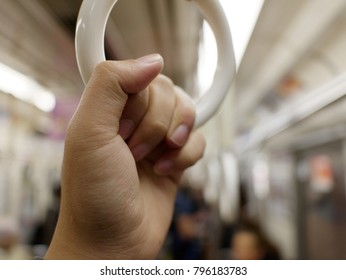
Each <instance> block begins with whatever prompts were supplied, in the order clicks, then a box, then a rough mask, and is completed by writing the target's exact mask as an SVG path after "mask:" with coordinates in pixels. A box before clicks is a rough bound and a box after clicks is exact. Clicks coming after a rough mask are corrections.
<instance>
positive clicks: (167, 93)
mask: <svg viewBox="0 0 346 280" xmlns="http://www.w3.org/2000/svg"><path fill="white" fill-rule="evenodd" d="M148 95H149V98H148V100H149V101H148V107H147V111H146V112H145V115H144V116H143V119H142V120H141V122H140V123H139V125H138V127H137V128H136V130H135V132H134V133H133V135H132V136H131V138H130V139H129V141H128V146H129V148H130V150H131V151H132V154H133V157H134V158H135V160H136V161H139V160H141V159H143V158H144V157H146V156H147V155H148V154H149V153H150V152H151V151H152V150H153V149H154V148H155V147H156V146H157V145H158V144H159V143H160V142H161V141H162V140H163V139H165V138H166V135H167V132H168V129H169V127H170V124H171V120H172V118H173V114H174V109H175V106H176V95H175V92H174V86H173V83H172V81H171V80H169V79H168V78H167V77H165V76H159V77H158V78H157V79H156V80H155V81H154V82H153V83H152V84H151V86H150V87H149V90H148Z"/></svg>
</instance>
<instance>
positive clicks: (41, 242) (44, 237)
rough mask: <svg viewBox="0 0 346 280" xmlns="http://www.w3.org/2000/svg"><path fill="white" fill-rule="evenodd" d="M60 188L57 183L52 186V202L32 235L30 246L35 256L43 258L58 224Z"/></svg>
mask: <svg viewBox="0 0 346 280" xmlns="http://www.w3.org/2000/svg"><path fill="white" fill-rule="evenodd" d="M60 197H61V187H60V183H59V182H57V183H55V184H54V186H53V200H52V205H51V206H50V207H49V209H48V211H47V214H46V217H45V219H44V221H42V222H41V223H39V224H38V225H37V227H36V229H35V231H34V233H33V237H32V240H31V245H33V251H34V254H35V256H37V257H40V258H43V256H44V254H45V253H46V251H47V249H48V246H49V245H50V243H51V241H52V238H53V234H54V230H55V227H56V224H57V222H58V217H59V210H60Z"/></svg>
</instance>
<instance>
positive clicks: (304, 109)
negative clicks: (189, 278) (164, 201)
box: [0, 0, 346, 260]
mask: <svg viewBox="0 0 346 280" xmlns="http://www.w3.org/2000/svg"><path fill="white" fill-rule="evenodd" d="M210 1H211V0H210ZM220 2H221V4H222V6H223V8H224V11H225V13H226V15H227V16H228V18H229V24H230V29H231V32H232V36H233V43H234V52H235V57H236V64H237V72H236V76H235V79H234V82H233V84H232V87H231V88H230V90H229V93H228V95H227V97H226V99H225V100H224V102H223V104H222V106H221V109H220V110H219V112H218V113H217V115H216V116H214V117H213V118H212V119H211V120H210V121H209V122H207V123H206V124H205V125H204V126H203V127H202V128H201V129H200V130H201V131H202V133H203V134H204V135H205V137H206V139H207V149H206V152H205V155H204V157H203V159H202V160H201V161H200V162H198V163H197V164H196V165H195V166H193V167H191V168H190V169H188V170H187V171H186V172H185V175H184V177H183V180H182V183H181V184H182V187H181V191H180V193H179V194H178V197H177V202H176V207H177V209H178V210H179V211H177V213H175V215H174V220H173V223H172V227H171V229H170V232H169V234H168V236H167V240H166V242H165V245H164V246H163V248H162V252H161V253H160V256H159V258H162V259H187V258H191V259H194V258H195V259H232V258H233V259H236V258H237V254H236V253H235V252H236V249H237V248H236V247H237V246H241V245H239V244H238V243H237V244H236V242H237V241H239V239H240V238H239V231H241V229H240V230H239V228H241V226H244V224H245V223H246V224H247V226H248V227H251V228H256V229H258V231H260V232H261V236H263V239H266V240H267V243H268V244H270V246H269V245H268V247H271V248H274V249H273V250H272V252H274V251H275V252H274V253H273V254H272V255H271V256H269V257H267V258H269V259H289V260H290V259H293V260H296V259H346V242H345V241H346V239H345V233H346V182H345V178H346V177H345V170H346V141H345V139H346V114H345V113H344V110H345V111H346V98H345V95H346V55H345V50H346V33H345V26H346V1H345V0H333V1H327V0H291V1H286V0H252V1H250V0H247V1H237V0H221V1H220ZM239 2H241V3H239ZM81 3H82V0H59V1H56V0H31V1H26V0H2V1H1V9H0V100H1V102H0V124H1V125H0V135H1V137H0V259H32V258H33V257H34V256H43V255H44V253H45V251H46V249H47V246H49V242H50V238H51V236H52V232H53V231H54V222H56V219H57V216H58V211H59V210H58V209H59V187H60V182H59V180H60V172H61V162H62V157H63V149H64V139H65V131H66V128H67V126H68V123H69V120H70V119H71V117H72V115H73V113H74V111H75V109H76V108H77V106H78V103H79V100H80V97H81V95H82V92H83V88H84V84H83V82H82V79H81V77H80V74H79V71H78V67H77V62H76V55H75V46H74V36H75V28H76V20H77V16H78V11H79V8H80V6H81ZM150 53H160V54H161V55H162V57H163V58H164V62H165V66H164V69H163V73H164V74H165V75H167V76H168V77H170V78H171V79H172V80H173V81H174V83H175V84H177V85H179V86H181V87H182V88H184V89H185V91H186V92H188V93H189V94H190V95H191V97H192V98H194V99H197V98H198V97H199V96H200V95H202V94H203V92H204V91H205V90H206V89H207V88H208V87H209V86H210V84H211V82H212V81H213V75H214V72H215V69H216V67H217V66H216V60H217V50H216V47H215V40H214V38H213V35H212V33H211V31H210V28H209V27H208V24H207V23H206V22H205V21H204V20H203V16H202V14H201V13H200V11H199V10H198V9H197V8H196V6H195V5H194V3H193V1H185V0H174V1H171V0H127V1H124V0H119V1H118V3H117V4H116V6H115V8H114V10H113V11H112V13H111V16H110V19H109V21H108V24H107V31H106V36H105V54H106V57H107V59H110V60H125V59H132V58H137V57H140V56H142V55H146V54H150ZM229 78H230V79H231V78H232V77H231V76H230V77H229ZM186 204H188V205H193V207H192V208H193V210H191V209H190V210H187V209H186V208H191V207H187V206H186ZM179 215H180V216H179ZM250 224H251V225H250ZM179 234H180V235H183V237H184V234H185V236H186V235H188V236H189V235H190V237H189V238H187V239H188V241H186V240H184V238H183V237H181V236H180V237H179ZM177 236H178V237H177ZM237 237H238V239H237ZM179 238H180V239H179ZM243 238H245V237H244V236H243ZM182 239H183V241H182ZM185 241H186V242H185ZM239 242H240V243H241V241H239ZM243 242H245V241H244V240H243ZM177 248H179V250H178V249H177ZM183 251H184V253H186V254H185V255H183V254H182V252H183ZM269 255H270V254H269ZM273 255H274V256H273ZM262 258H264V257H263V256H262Z"/></svg>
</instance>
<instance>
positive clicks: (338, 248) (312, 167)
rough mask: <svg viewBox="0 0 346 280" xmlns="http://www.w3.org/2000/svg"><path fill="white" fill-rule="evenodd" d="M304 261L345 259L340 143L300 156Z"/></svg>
mask: <svg viewBox="0 0 346 280" xmlns="http://www.w3.org/2000/svg"><path fill="white" fill-rule="evenodd" d="M297 163H298V164H297V180H298V184H297V187H298V197H299V202H298V205H299V207H298V242H299V244H298V245H299V255H300V258H301V259H346V193H345V165H344V159H343V143H342V142H341V141H339V142H335V143H330V144H325V145H323V146H319V147H314V148H308V149H304V150H302V151H299V152H297Z"/></svg>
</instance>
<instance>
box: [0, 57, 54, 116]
mask: <svg viewBox="0 0 346 280" xmlns="http://www.w3.org/2000/svg"><path fill="white" fill-rule="evenodd" d="M0 91H2V92H4V93H7V94H12V95H13V96H14V97H16V98H18V99H20V100H22V101H25V102H28V103H30V104H32V105H34V106H36V107H37V108H39V109H40V110H42V111H44V112H51V111H52V110H53V109H54V107H55V102H56V100H55V96H54V94H53V93H52V92H50V91H48V90H47V89H45V88H44V87H42V86H41V85H40V84H38V83H37V82H36V81H35V80H33V79H32V78H29V77H28V76H25V75H23V74H22V73H20V72H18V71H16V70H14V69H12V68H10V67H8V66H6V65H4V64H2V63H0Z"/></svg>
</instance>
